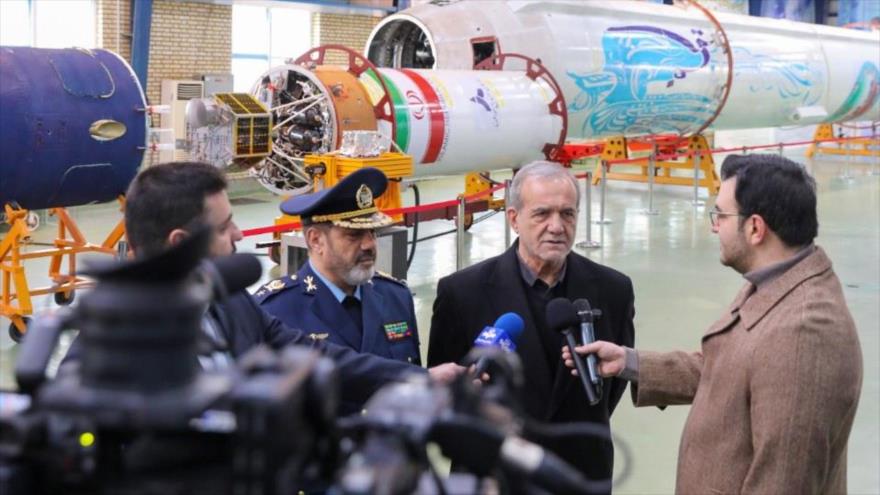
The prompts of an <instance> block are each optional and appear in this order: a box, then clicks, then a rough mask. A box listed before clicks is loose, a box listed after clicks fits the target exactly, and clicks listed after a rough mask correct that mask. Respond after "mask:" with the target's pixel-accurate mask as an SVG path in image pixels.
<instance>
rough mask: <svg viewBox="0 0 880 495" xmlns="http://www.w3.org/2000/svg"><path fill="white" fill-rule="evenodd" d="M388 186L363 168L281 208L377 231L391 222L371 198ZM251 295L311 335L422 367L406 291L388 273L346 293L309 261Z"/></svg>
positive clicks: (307, 220) (313, 220)
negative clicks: (350, 293)
mask: <svg viewBox="0 0 880 495" xmlns="http://www.w3.org/2000/svg"><path fill="white" fill-rule="evenodd" d="M387 185H388V179H387V178H386V177H385V174H383V173H382V172H381V171H379V170H377V169H375V168H362V169H359V170H356V171H355V172H352V173H351V174H349V175H348V176H346V177H345V178H343V179H342V180H340V181H339V182H338V183H337V184H336V185H335V186H333V187H331V188H328V189H324V190H321V191H318V192H315V193H311V194H303V195H299V196H294V197H293V198H290V199H288V200H287V201H284V202H283V203H282V204H281V211H283V212H284V213H287V214H288V215H299V216H300V218H301V219H302V223H303V226H304V227H306V226H308V225H311V224H318V223H328V224H332V225H333V226H336V227H341V228H346V229H361V230H365V229H369V230H372V229H377V228H380V227H385V226H388V225H390V224H391V223H393V220H392V219H391V218H390V217H389V216H387V215H385V214H384V213H382V212H380V211H379V210H378V208H377V207H376V205H375V203H374V202H373V197H374V196H375V197H378V196H380V195H382V193H383V192H385V189H386V188H387ZM254 296H255V297H256V299H257V301H258V302H259V304H260V305H261V306H262V307H263V309H264V310H266V311H267V312H268V313H270V314H272V315H273V316H275V317H277V318H278V319H280V320H281V321H282V322H284V323H285V324H286V325H287V326H290V327H293V328H298V329H300V330H302V331H303V332H305V333H306V334H307V335H309V336H310V337H311V338H312V339H313V340H327V341H329V342H332V343H334V344H339V345H342V346H346V347H349V348H351V349H354V350H355V351H358V352H366V353H370V354H375V355H377V356H382V357H386V358H391V359H396V360H399V361H404V362H409V363H413V364H418V365H420V364H421V358H420V354H419V336H418V331H417V329H416V315H415V309H414V307H413V300H412V295H411V294H410V292H409V289H408V288H407V287H406V285H405V284H404V283H403V282H401V281H399V280H396V279H394V278H391V277H390V276H387V275H384V274H377V275H374V276H373V277H372V279H370V280H368V281H367V282H365V283H362V284H361V285H359V286H358V287H356V288H355V290H354V293H353V294H352V295H348V294H346V293H345V292H344V291H343V290H342V289H340V288H339V287H337V286H336V285H334V284H333V283H332V281H331V280H329V279H328V278H327V277H325V276H323V275H322V274H321V273H320V272H318V270H316V269H315V267H314V265H312V262H311V261H309V262H308V263H306V264H305V265H303V267H302V268H301V269H300V270H299V272H297V273H296V275H291V276H286V277H282V278H279V279H276V280H272V281H271V282H269V283H267V284H265V285H263V286H262V287H261V288H260V289H259V290H258V291H257V292H256V293H255V294H254Z"/></svg>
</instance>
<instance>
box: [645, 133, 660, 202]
mask: <svg viewBox="0 0 880 495" xmlns="http://www.w3.org/2000/svg"><path fill="white" fill-rule="evenodd" d="M656 168H657V146H656V145H655V146H653V147H652V148H651V156H649V157H648V209H646V210H642V213H644V214H645V215H659V214H660V212H659V211H657V210H655V209H654V175H655V174H656Z"/></svg>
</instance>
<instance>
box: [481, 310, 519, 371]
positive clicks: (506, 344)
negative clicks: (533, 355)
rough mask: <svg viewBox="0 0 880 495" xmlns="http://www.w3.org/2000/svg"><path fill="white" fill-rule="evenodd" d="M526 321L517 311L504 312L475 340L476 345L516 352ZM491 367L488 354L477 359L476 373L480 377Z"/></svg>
mask: <svg viewBox="0 0 880 495" xmlns="http://www.w3.org/2000/svg"><path fill="white" fill-rule="evenodd" d="M524 328H525V322H524V321H523V319H522V317H521V316H520V315H518V314H516V313H504V314H503V315H501V316H499V317H498V319H497V320H495V324H493V325H492V326H491V327H486V328H484V329H483V331H481V332H480V334H479V335H477V338H476V339H475V340H474V347H498V348H501V349H503V350H504V351H505V352H515V351H516V345H517V344H518V343H519V339H520V338H521V337H522V333H523V329H524ZM488 367H489V359H487V357H486V356H483V357H481V358H480V359H479V360H478V361H477V365H476V369H475V371H474V374H475V375H476V376H477V377H479V376H480V375H482V374H483V373H484V372H485V371H486V368H488Z"/></svg>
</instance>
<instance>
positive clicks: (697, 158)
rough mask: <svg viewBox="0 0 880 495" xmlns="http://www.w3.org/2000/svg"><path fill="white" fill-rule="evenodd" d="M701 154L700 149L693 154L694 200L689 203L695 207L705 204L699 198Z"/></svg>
mask: <svg viewBox="0 0 880 495" xmlns="http://www.w3.org/2000/svg"><path fill="white" fill-rule="evenodd" d="M702 156H703V151H702V150H697V151H696V152H695V154H694V200H693V201H691V204H692V205H694V207H695V208H696V207H699V206H703V205H705V204H706V202H705V201H703V200H701V199H700V158H702Z"/></svg>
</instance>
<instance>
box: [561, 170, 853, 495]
mask: <svg viewBox="0 0 880 495" xmlns="http://www.w3.org/2000/svg"><path fill="white" fill-rule="evenodd" d="M721 176H722V183H721V190H720V191H719V193H718V198H717V200H716V203H715V208H714V210H713V211H711V212H710V218H711V221H712V231H713V232H715V233H716V234H717V235H718V238H719V240H720V243H721V263H722V264H724V265H726V266H729V267H731V268H733V269H734V270H736V271H737V272H739V273H741V274H743V276H744V277H745V279H746V281H747V283H746V284H745V286H744V287H743V288H742V290H741V291H740V292H739V294H738V295H737V296H736V299H735V300H734V301H733V303H732V304H731V305H730V308H729V310H728V311H726V312H725V313H724V314H722V316H721V318H719V319H718V321H716V322H715V323H714V324H713V325H712V326H710V327H709V329H708V330H707V331H706V333H705V334H704V335H703V338H702V350H701V351H700V352H694V353H687V352H681V351H676V352H665V353H658V352H643V351H635V350H633V349H629V348H626V347H621V346H618V345H615V344H612V343H609V342H602V341H598V342H595V343H593V344H590V345H586V346H582V347H578V348H576V351H577V352H578V354H581V355H586V354H590V353H595V354H596V355H597V356H598V358H599V363H600V364H599V368H600V373H601V374H602V375H604V376H618V377H622V378H625V379H628V380H631V381H632V384H633V387H632V388H633V401H634V403H635V404H636V406H666V405H673V404H692V406H691V410H690V414H689V416H688V419H687V423H686V424H685V427H684V431H683V432H682V438H681V446H680V449H679V456H678V474H677V478H676V492H678V493H682V494H709V493H749V494H751V493H767V494H787V493H797V494H809V493H822V494H826V493H831V494H837V493H841V494H842V493H846V446H847V440H848V438H849V433H850V429H851V428H852V423H853V417H854V416H855V412H856V406H857V404H858V399H859V392H860V390H861V383H862V356H861V348H860V345H859V340H858V336H857V334H856V329H855V325H854V324H853V320H852V317H851V316H850V313H849V310H848V309H847V307H846V302H845V301H844V297H843V292H842V290H841V286H840V282H839V280H838V279H837V276H836V275H835V274H834V271H833V270H832V268H831V261H830V260H829V259H828V256H826V254H825V252H824V251H823V250H822V248H820V247H818V246H815V245H814V244H813V239H814V238H815V237H816V233H817V230H818V222H817V220H816V191H815V182H814V181H813V179H812V178H811V177H810V176H809V175H808V174H807V173H806V171H805V170H804V169H803V167H801V166H800V165H799V164H797V163H795V162H792V161H790V160H787V159H785V158H782V157H778V156H771V155H748V156H736V157H729V158H728V159H727V160H725V162H724V165H723V166H722V168H721ZM563 357H564V359H565V360H566V364H567V365H569V367H573V363H572V361H571V355H570V354H569V353H568V350H567V349H566V350H564V352H563ZM572 372H573V373H574V372H575V371H574V370H572Z"/></svg>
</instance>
